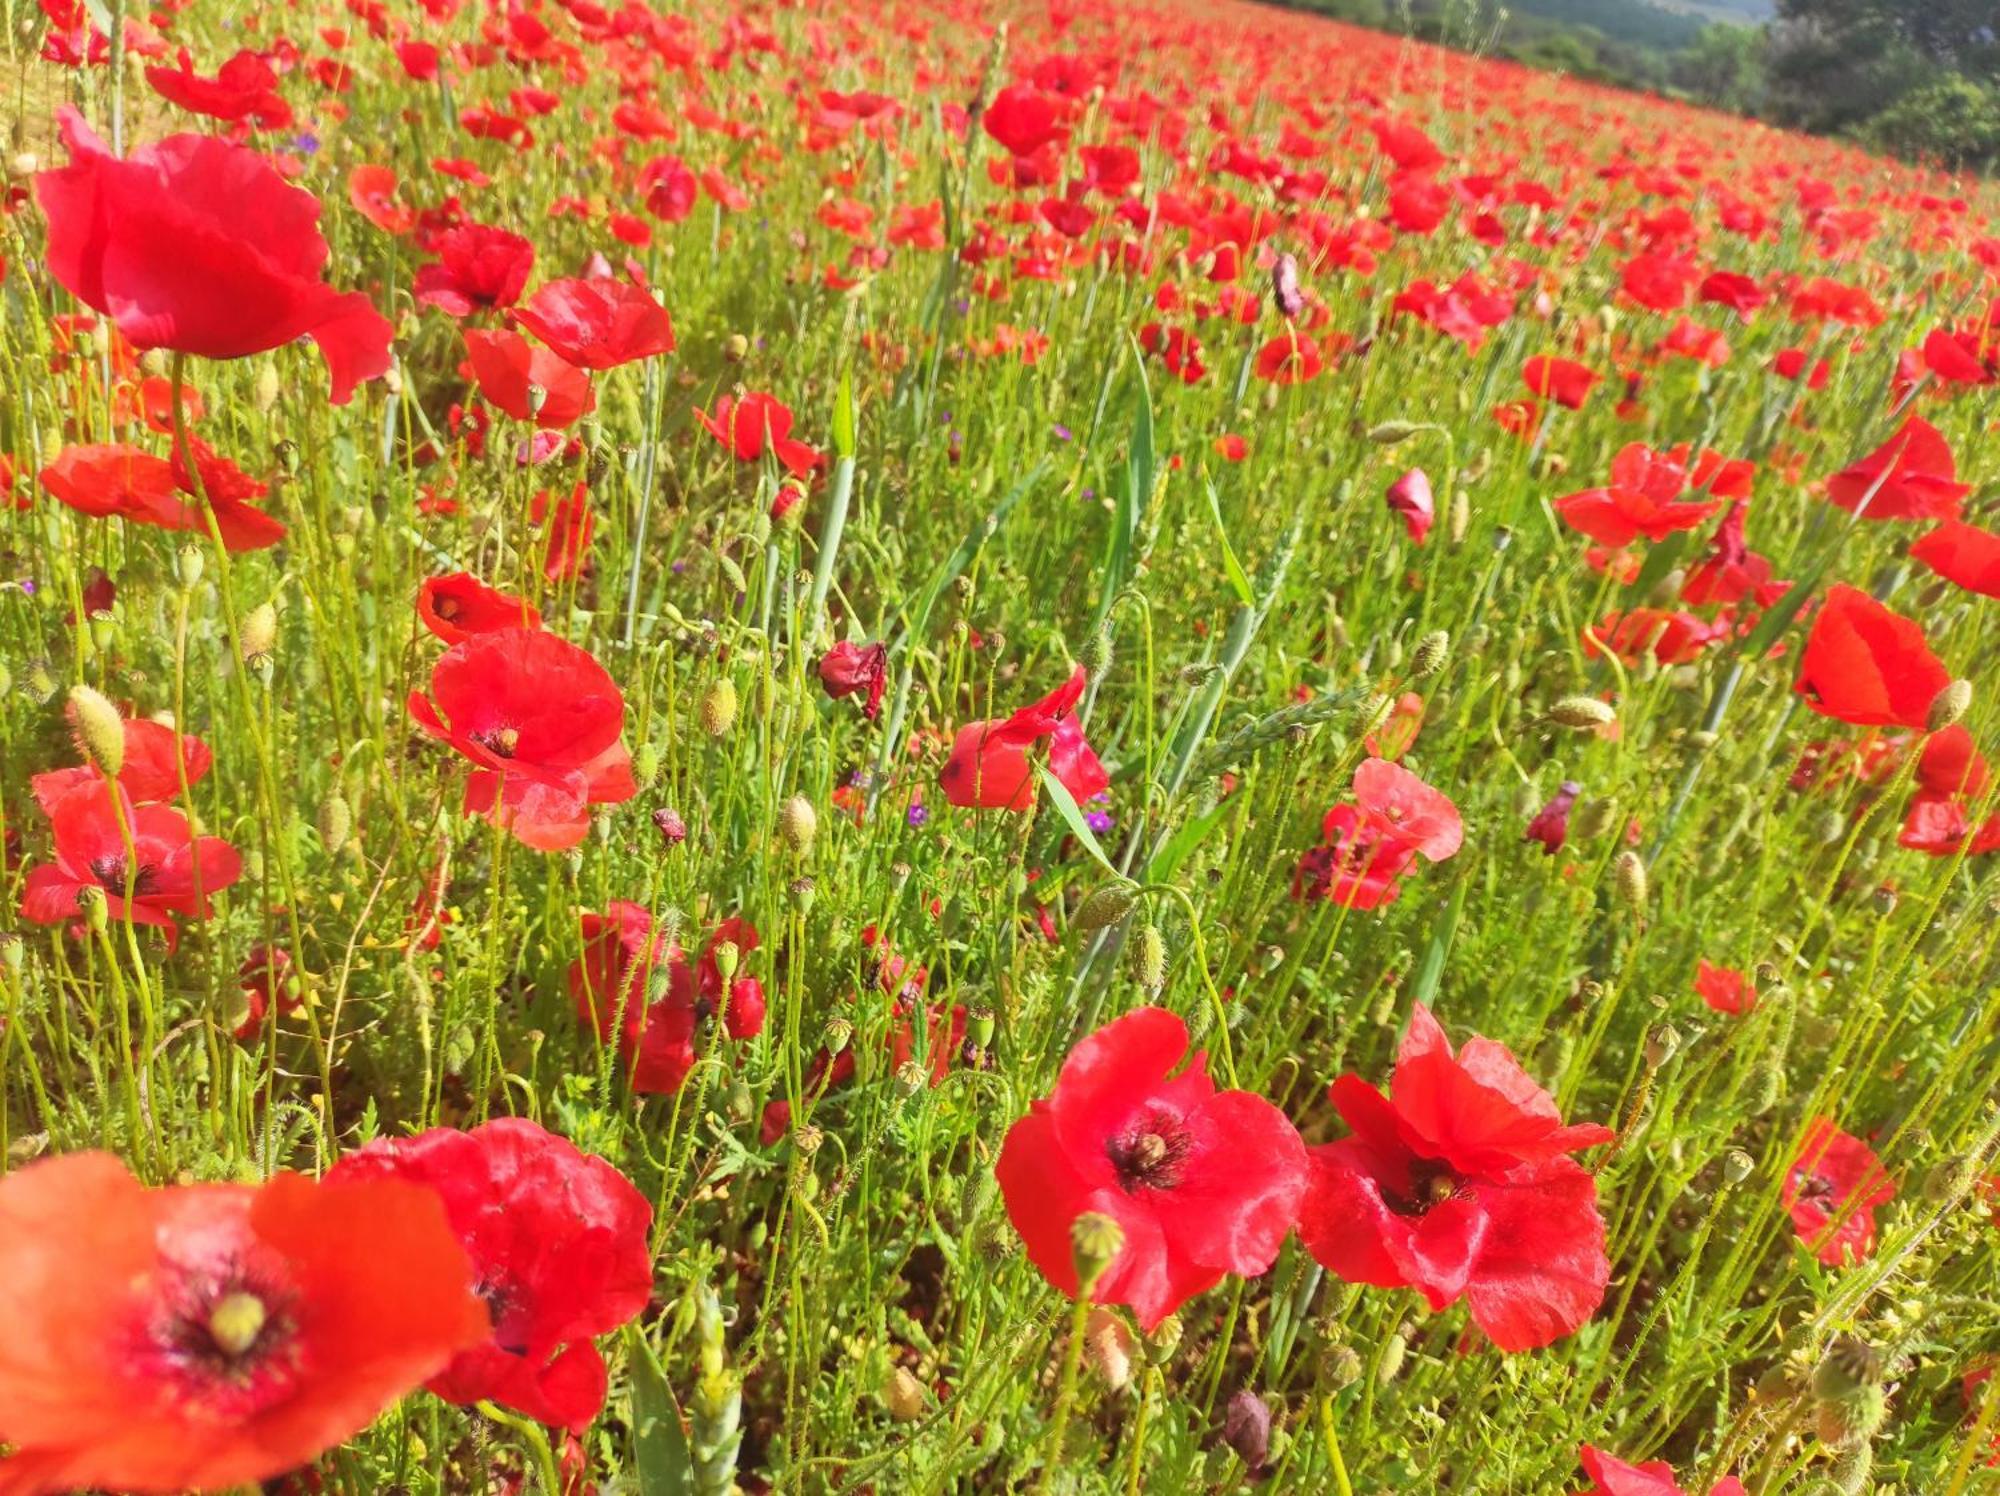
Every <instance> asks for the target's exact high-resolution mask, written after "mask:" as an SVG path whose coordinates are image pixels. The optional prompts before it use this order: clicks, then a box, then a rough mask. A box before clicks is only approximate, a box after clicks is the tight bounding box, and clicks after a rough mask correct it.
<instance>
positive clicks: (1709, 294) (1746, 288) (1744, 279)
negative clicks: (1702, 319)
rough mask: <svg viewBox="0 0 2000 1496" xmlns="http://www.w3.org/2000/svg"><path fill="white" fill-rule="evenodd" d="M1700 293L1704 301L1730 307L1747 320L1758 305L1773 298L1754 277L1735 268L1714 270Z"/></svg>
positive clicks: (1703, 283) (1704, 282) (1703, 284)
mask: <svg viewBox="0 0 2000 1496" xmlns="http://www.w3.org/2000/svg"><path fill="white" fill-rule="evenodd" d="M1698 294H1699V296H1700V297H1701V299H1702V300H1703V301H1707V302H1712V303H1714V304H1715V305H1717V306H1726V307H1728V308H1729V310H1731V311H1732V312H1734V313H1736V315H1737V316H1739V317H1741V318H1743V319H1744V321H1746V322H1747V321H1749V320H1750V316H1751V314H1752V313H1754V312H1755V311H1756V310H1757V308H1758V307H1760V306H1762V305H1763V304H1764V303H1765V302H1767V301H1769V300H1770V299H1771V295H1770V293H1769V292H1768V291H1766V290H1765V289H1764V288H1763V287H1762V286H1760V285H1758V284H1757V282H1756V281H1755V280H1754V279H1752V278H1751V277H1750V276H1747V275H1742V274H1739V273H1738V272H1736V271H1734V270H1717V271H1714V272H1712V273H1711V274H1710V275H1709V276H1708V278H1707V279H1705V280H1704V281H1702V283H1701V289H1700V291H1699V293H1698Z"/></svg>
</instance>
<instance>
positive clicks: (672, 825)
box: [653, 805, 688, 847]
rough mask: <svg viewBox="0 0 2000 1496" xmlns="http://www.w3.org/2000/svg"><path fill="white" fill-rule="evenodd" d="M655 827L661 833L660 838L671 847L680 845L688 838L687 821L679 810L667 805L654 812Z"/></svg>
mask: <svg viewBox="0 0 2000 1496" xmlns="http://www.w3.org/2000/svg"><path fill="white" fill-rule="evenodd" d="M653 827H654V829H655V830H657V831H658V832H659V833H660V840H662V841H664V842H665V843H666V844H667V845H668V846H670V847H678V846H679V845H680V844H681V843H682V842H684V841H686V840H687V835H688V828H687V822H686V821H683V820H682V819H681V817H680V812H679V811H677V810H672V809H669V808H668V807H667V806H664V805H663V806H661V807H660V808H659V809H658V810H656V811H654V812H653Z"/></svg>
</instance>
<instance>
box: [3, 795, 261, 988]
mask: <svg viewBox="0 0 2000 1496" xmlns="http://www.w3.org/2000/svg"><path fill="white" fill-rule="evenodd" d="M113 788H114V787H113V786H111V785H109V784H107V783H105V782H104V781H102V780H93V781H92V782H89V783H85V784H80V785H78V786H77V787H76V788H74V789H72V790H70V791H69V792H68V793H67V794H65V795H63V796H62V798H61V799H59V800H57V801H56V803H55V805H54V806H53V807H52V808H51V809H50V810H49V824H50V826H51V827H52V828H53V830H54V832H55V843H56V857H55V861H54V862H49V863H43V864H42V865H41V866H39V867H36V868H32V869H30V870H29V872H28V878H27V882H26V883H25V884H24V885H23V886H22V889H21V917H22V918H23V919H29V920H33V921H34V922H35V923H36V924H38V925H56V924H61V923H62V922H63V921H64V920H73V919H79V918H80V917H81V906H80V904H79V902H78V901H79V899H80V898H81V897H82V895H83V894H84V891H85V890H86V889H92V888H95V889H100V890H102V891H103V893H104V897H105V901H106V903H107V904H108V906H109V913H110V917H111V920H112V922H113V923H114V924H116V923H117V922H119V921H121V920H124V919H130V920H131V921H132V923H134V924H138V925H152V926H155V927H157V928H159V929H162V930H165V931H166V932H167V946H168V949H170V950H171V949H172V948H173V947H174V946H176V945H178V944H179V941H180V928H179V926H177V925H176V924H175V923H174V919H173V917H174V916H175V915H176V914H185V915H187V916H189V917H190V918H192V919H206V918H208V915H209V902H208V901H209V897H210V896H211V895H213V894H217V893H220V892H221V891H222V890H223V889H225V888H227V887H229V885H230V884H232V883H234V882H235V881H236V880H237V878H239V877H240V876H242V873H243V860H242V858H240V857H238V856H237V855H236V849H235V848H234V847H232V846H230V845H229V843H228V842H226V841H224V840H223V839H222V838H221V837H219V836H202V837H197V836H195V835H194V834H193V833H192V832H191V831H190V830H189V829H188V821H187V817H186V816H184V815H182V814H181V813H180V812H179V811H178V810H175V809H174V808H173V807H172V806H170V805H134V804H133V803H132V800H131V797H130V796H129V795H128V794H126V792H125V791H124V789H123V788H118V789H117V790H116V794H117V797H118V802H119V803H114V801H113V799H112V792H113ZM121 812H122V815H123V824H122V825H121V823H120V815H121ZM127 829H129V831H130V834H131V852H130V854H129V855H128V854H127V851H126V840H125V838H126V832H127Z"/></svg>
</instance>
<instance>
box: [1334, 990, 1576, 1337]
mask: <svg viewBox="0 0 2000 1496" xmlns="http://www.w3.org/2000/svg"><path fill="white" fill-rule="evenodd" d="M1329 1094H1330V1096H1331V1098H1332V1100H1333V1104H1334V1107H1335V1109H1336V1110H1338V1111H1339V1113H1340V1115H1341V1116H1342V1117H1343V1118H1344V1119H1345V1120H1346V1122H1347V1125H1348V1126H1349V1127H1350V1128H1352V1129H1353V1136H1351V1137H1347V1138H1343V1139H1341V1140H1340V1141H1339V1142H1336V1143H1329V1144H1327V1145H1325V1146H1324V1147H1320V1148H1315V1149H1313V1150H1312V1154H1313V1165H1314V1167H1313V1182H1312V1185H1311V1187H1310V1189H1309V1190H1308V1192H1307V1195H1306V1199H1305V1202H1304V1204H1303V1205H1302V1206H1301V1207H1300V1212H1299V1237H1300V1239H1301V1240H1302V1241H1303V1242H1304V1243H1305V1245H1306V1249H1307V1250H1308V1251H1310V1252H1311V1253H1312V1255H1313V1257H1314V1258H1315V1259H1317V1260H1318V1261H1319V1262H1320V1263H1321V1264H1322V1265H1323V1266H1325V1267H1326V1268H1327V1269H1328V1271H1330V1272H1333V1273H1335V1274H1337V1275H1338V1276H1340V1277H1341V1278H1343V1279H1345V1280H1346V1281H1348V1282H1350V1283H1368V1284H1373V1285H1375V1286H1376V1287H1379V1288H1401V1287H1411V1288H1415V1289H1418V1290H1419V1291H1420V1292H1422V1293H1423V1295H1424V1297H1425V1298H1426V1299H1427V1300H1428V1301H1429V1303H1430V1306H1431V1307H1432V1308H1433V1309H1442V1308H1444V1307H1445V1306H1446V1305H1448V1304H1451V1303H1454V1302H1456V1301H1457V1300H1458V1299H1459V1298H1461V1297H1463V1298H1465V1299H1466V1301H1467V1302H1468V1304H1469V1305H1470V1307H1471V1310H1472V1318H1473V1322H1474V1323H1475V1324H1477V1325H1478V1326H1479V1328H1480V1329H1482V1330H1484V1331H1485V1332H1486V1334H1487V1336H1488V1337H1489V1338H1490V1339H1491V1340H1492V1341H1493V1343H1494V1344H1495V1345H1497V1346H1499V1347H1500V1349H1502V1350H1506V1351H1522V1350H1532V1349H1534V1348H1535V1347H1537V1346H1543V1345H1547V1344H1549V1343H1550V1342H1551V1341H1553V1340H1556V1339H1559V1338H1560V1337H1562V1336H1564V1335H1568V1334H1570V1333H1572V1332H1573V1331H1575V1330H1576V1329H1577V1328H1578V1327H1579V1326H1580V1325H1582V1324H1583V1322H1584V1321H1585V1320H1587V1319H1588V1318H1589V1317H1590V1316H1591V1314H1592V1313H1593V1312H1594V1311H1595V1310H1596V1308H1597V1306H1598V1305H1599V1304H1600V1303H1601V1302H1602V1301H1603V1298H1604V1287H1605V1284H1606V1283H1607V1282H1608V1281H1609V1279H1610V1274H1611V1264H1610V1262H1609V1260H1608V1259H1607V1258H1606V1257H1605V1254H1604V1222H1603V1220H1602V1218H1601V1217H1600V1216H1599V1215H1598V1213H1597V1185H1596V1182H1595V1181H1594V1180H1593V1179H1592V1178H1591V1176H1590V1175H1589V1174H1588V1173H1586V1172H1585V1171H1584V1170H1583V1169H1582V1168H1581V1167H1580V1166H1579V1165H1578V1164H1577V1163H1576V1162H1575V1161H1574V1160H1572V1159H1570V1158H1569V1157H1568V1156H1567V1155H1569V1154H1570V1153H1572V1152H1574V1151H1575V1150H1576V1149H1578V1148H1589V1147H1594V1146H1595V1145H1597V1144H1599V1143H1605V1142H1609V1141H1610V1140H1611V1138H1612V1133H1611V1131H1610V1129H1609V1128H1604V1127H1598V1126H1594V1125H1591V1124H1580V1125H1576V1126H1568V1127H1566V1126H1564V1125H1563V1122H1562V1118H1561V1116H1560V1115H1559V1114H1558V1113H1557V1111H1556V1104H1555V1100H1554V1099H1553V1098H1552V1097H1551V1096H1550V1095H1549V1093H1548V1092H1547V1091H1545V1090H1543V1089H1542V1088H1541V1087H1540V1086H1539V1085H1537V1084H1536V1083H1535V1082H1534V1080H1533V1079H1531V1078H1530V1077H1529V1075H1528V1073H1527V1072H1526V1071H1525V1070H1523V1069H1522V1068H1521V1066H1520V1064H1519V1062H1518V1061H1516V1060H1515V1058H1514V1056H1513V1055H1512V1054H1511V1053H1509V1051H1508V1050H1507V1048H1506V1046H1504V1045H1502V1044H1497V1043H1495V1042H1494V1041H1493V1040H1491V1039H1480V1038H1474V1039H1470V1040H1468V1041H1466V1044H1465V1047H1464V1048H1463V1050H1461V1051H1460V1053H1459V1054H1458V1055H1457V1056H1456V1057H1454V1056H1453V1054H1452V1051H1451V1044H1450V1042H1449V1041H1448V1040H1447V1039H1446V1038H1445V1034H1444V1030H1443V1029H1442V1028H1440V1027H1439V1026H1438V1023H1437V1020H1436V1019H1435V1018H1433V1017H1432V1016H1431V1014H1430V1010H1429V1009H1428V1008H1426V1007H1424V1006H1423V1004H1421V1003H1419V1004H1418V1005H1417V1006H1416V1010H1415V1012H1414V1013H1413V1014H1412V1016H1411V1018H1410V1027H1409V1031H1408V1032H1407V1033H1406V1034H1405V1035H1404V1036H1403V1043H1402V1048H1401V1049H1400V1051H1399V1052H1398V1054H1397V1057H1396V1071H1395V1076H1394V1078H1393V1080H1392V1082H1391V1085H1390V1094H1389V1095H1388V1096H1384V1095H1383V1094H1382V1093H1381V1092H1380V1091H1378V1090H1376V1089H1375V1087H1374V1086H1372V1085H1370V1084H1368V1082H1366V1081H1365V1080H1363V1079H1362V1078H1361V1077H1360V1076H1358V1075H1343V1076H1341V1077H1340V1078H1339V1079H1338V1080H1336V1081H1335V1082H1334V1083H1333V1086H1332V1089H1331V1091H1330V1092H1329Z"/></svg>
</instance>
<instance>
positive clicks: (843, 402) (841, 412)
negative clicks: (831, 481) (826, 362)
mask: <svg viewBox="0 0 2000 1496" xmlns="http://www.w3.org/2000/svg"><path fill="white" fill-rule="evenodd" d="M854 433H855V421H854V376H853V374H852V373H851V372H850V371H848V370H846V369H843V370H841V373H840V392H839V393H838V394H837V395H835V396H834V401H833V453H834V456H836V457H852V456H853V455H854V450H855V447H854Z"/></svg>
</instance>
